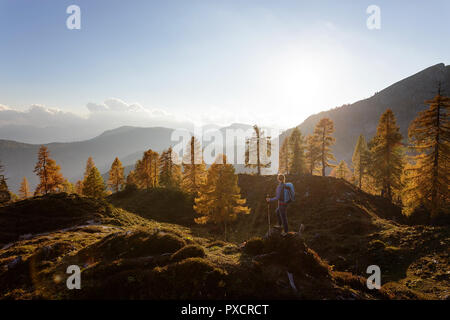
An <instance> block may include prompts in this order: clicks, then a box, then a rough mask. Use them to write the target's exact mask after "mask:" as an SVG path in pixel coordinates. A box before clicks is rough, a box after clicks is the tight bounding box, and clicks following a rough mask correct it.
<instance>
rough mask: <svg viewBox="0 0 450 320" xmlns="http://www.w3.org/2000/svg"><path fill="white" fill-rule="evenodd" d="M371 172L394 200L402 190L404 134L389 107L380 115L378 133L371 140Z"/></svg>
mask: <svg viewBox="0 0 450 320" xmlns="http://www.w3.org/2000/svg"><path fill="white" fill-rule="evenodd" d="M370 147H371V149H370V151H371V169H370V170H371V174H372V176H373V177H374V180H375V183H376V185H377V186H378V187H379V188H381V194H382V196H384V197H385V198H387V199H389V200H392V197H393V193H397V194H398V193H399V192H400V190H401V188H402V187H401V186H402V183H401V177H402V170H403V147H402V135H401V133H400V131H399V127H398V126H397V123H396V119H395V115H394V113H393V112H392V110H391V109H387V110H386V111H385V112H384V113H383V114H382V115H381V117H380V121H379V122H378V127H377V132H376V135H375V136H374V137H373V139H372V141H371V142H370Z"/></svg>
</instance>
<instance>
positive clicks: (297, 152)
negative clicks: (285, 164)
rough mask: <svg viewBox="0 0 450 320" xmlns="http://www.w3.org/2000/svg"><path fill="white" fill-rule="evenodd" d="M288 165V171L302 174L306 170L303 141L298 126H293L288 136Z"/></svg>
mask: <svg viewBox="0 0 450 320" xmlns="http://www.w3.org/2000/svg"><path fill="white" fill-rule="evenodd" d="M289 149H290V150H291V152H290V157H289V166H290V170H289V171H290V173H292V174H302V173H304V172H306V161H305V141H304V138H303V136H302V133H301V132H300V129H299V128H294V130H292V133H291V135H290V136H289Z"/></svg>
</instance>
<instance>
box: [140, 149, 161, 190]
mask: <svg viewBox="0 0 450 320" xmlns="http://www.w3.org/2000/svg"><path fill="white" fill-rule="evenodd" d="M158 169H159V154H158V152H155V151H153V150H151V149H149V150H147V151H145V152H144V155H143V157H142V159H141V160H138V161H137V162H136V166H135V172H136V180H137V185H138V187H140V188H145V189H150V188H156V187H157V186H158V180H159V177H158Z"/></svg>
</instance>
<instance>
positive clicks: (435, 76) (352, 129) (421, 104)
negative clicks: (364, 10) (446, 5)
mask: <svg viewBox="0 0 450 320" xmlns="http://www.w3.org/2000/svg"><path fill="white" fill-rule="evenodd" d="M439 82H440V83H441V90H442V92H443V93H444V94H447V95H450V66H445V65H444V64H443V63H441V64H437V65H435V66H432V67H429V68H427V69H425V70H423V71H420V72H419V73H416V74H414V75H412V76H410V77H408V78H406V79H403V80H401V81H399V82H397V83H394V84H393V85H391V86H389V87H387V88H386V89H384V90H381V91H379V92H377V93H376V94H375V95H373V96H372V97H370V98H367V99H364V100H360V101H358V102H355V103H353V104H348V105H343V106H341V107H338V108H335V109H331V110H328V111H324V112H320V113H317V114H314V115H312V116H310V117H308V118H307V119H306V120H305V121H303V122H302V123H301V124H300V125H299V126H298V128H299V129H300V130H301V132H302V134H304V135H307V134H310V133H311V132H313V130H314V127H315V125H316V124H317V122H318V121H319V120H320V119H321V118H324V117H328V118H330V119H331V120H333V122H334V128H335V133H334V137H335V138H336V145H335V146H334V147H333V151H334V154H335V156H336V160H338V161H340V160H345V161H347V162H350V161H351V157H352V154H353V149H354V146H355V143H356V140H357V138H358V136H359V135H360V134H363V135H365V137H366V139H367V140H368V139H370V138H371V137H372V136H373V135H374V134H375V133H376V128H377V124H378V120H379V118H380V116H381V114H382V113H383V112H384V111H386V109H387V108H390V109H392V111H393V112H394V114H395V116H396V118H397V124H398V125H399V126H400V131H401V133H402V134H403V137H404V138H407V135H408V127H409V124H410V123H411V121H412V120H413V119H414V118H415V117H416V116H417V114H418V112H420V111H422V110H424V109H425V108H426V107H427V106H426V103H425V101H426V100H429V99H432V98H433V97H434V96H435V95H436V93H437V90H438V84H439ZM291 130H292V129H290V130H287V131H286V132H285V133H284V134H283V135H281V138H280V141H282V140H283V139H284V138H285V137H286V135H287V134H290V132H291Z"/></svg>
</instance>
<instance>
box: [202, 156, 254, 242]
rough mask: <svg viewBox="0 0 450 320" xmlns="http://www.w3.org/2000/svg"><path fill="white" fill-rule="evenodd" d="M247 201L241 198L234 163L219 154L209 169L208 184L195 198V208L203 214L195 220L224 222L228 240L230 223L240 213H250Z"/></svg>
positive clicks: (225, 234) (225, 236)
mask: <svg viewBox="0 0 450 320" xmlns="http://www.w3.org/2000/svg"><path fill="white" fill-rule="evenodd" d="M245 202H246V200H245V199H241V195H240V189H239V187H238V184H237V175H236V174H235V171H234V167H233V165H231V164H228V163H227V162H226V157H225V155H219V156H218V157H217V159H216V161H215V162H214V163H213V164H212V165H211V166H210V168H209V169H208V176H207V181H206V184H204V185H203V186H202V187H201V188H200V192H199V194H198V196H197V197H196V198H195V205H194V210H195V211H196V212H197V213H198V214H199V215H201V217H199V218H196V219H195V222H196V223H199V224H204V223H207V222H213V223H216V224H223V226H224V238H225V240H227V228H228V223H229V222H230V221H233V220H235V219H236V218H237V215H238V214H249V213H250V209H249V208H247V207H245V206H244V204H245Z"/></svg>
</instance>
